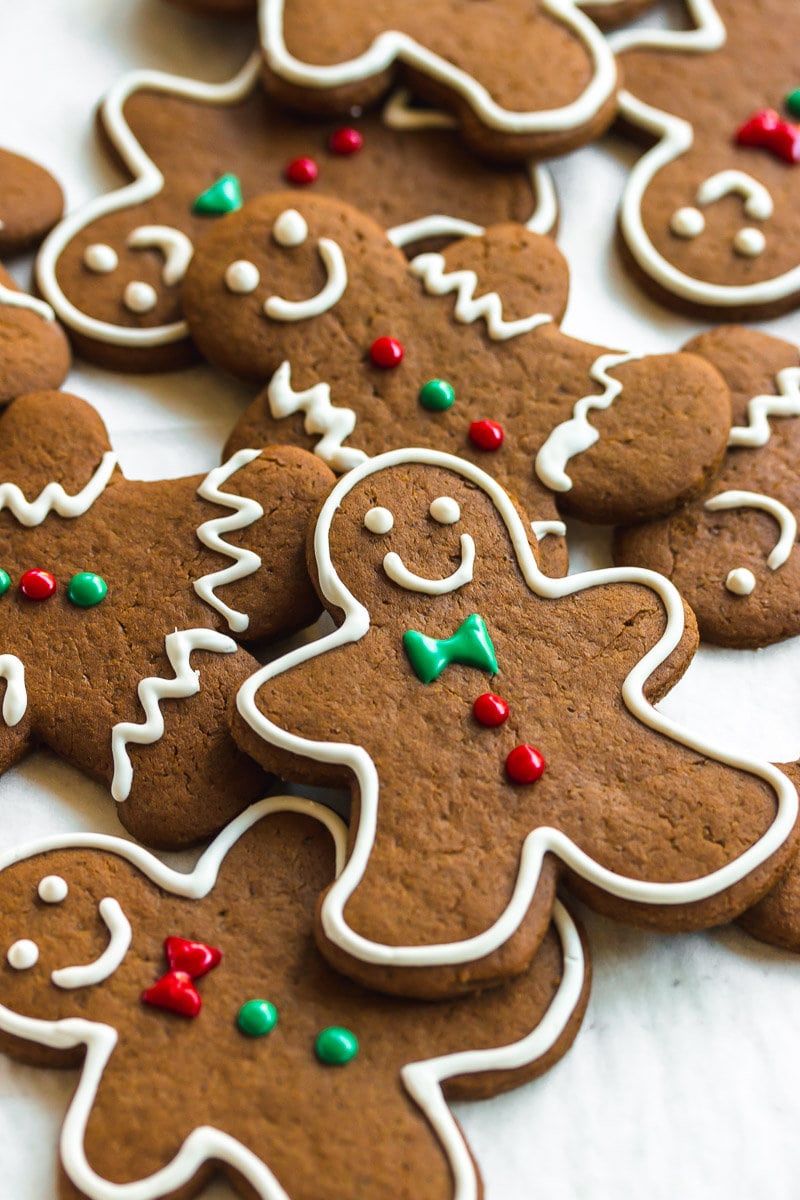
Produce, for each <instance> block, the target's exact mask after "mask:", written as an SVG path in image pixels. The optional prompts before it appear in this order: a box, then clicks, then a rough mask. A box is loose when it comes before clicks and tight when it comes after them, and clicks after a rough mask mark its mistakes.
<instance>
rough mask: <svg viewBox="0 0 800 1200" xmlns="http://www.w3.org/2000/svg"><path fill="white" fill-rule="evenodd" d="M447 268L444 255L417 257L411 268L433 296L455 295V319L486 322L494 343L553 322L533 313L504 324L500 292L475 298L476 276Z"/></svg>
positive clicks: (462, 321) (419, 255) (546, 317)
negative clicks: (451, 293) (447, 269)
mask: <svg viewBox="0 0 800 1200" xmlns="http://www.w3.org/2000/svg"><path fill="white" fill-rule="evenodd" d="M445 265H446V260H445V257H444V255H443V254H418V255H417V256H416V258H412V260H411V262H410V263H409V264H408V269H409V271H410V272H411V274H412V275H415V276H416V278H417V279H419V280H421V281H422V286H423V287H424V289H425V291H426V292H427V293H428V294H429V295H430V296H447V295H449V293H450V292H455V293H456V302H455V305H454V307H453V316H454V317H455V319H456V320H457V321H460V322H461V323H462V325H471V324H472V322H473V321H479V320H481V319H483V320H485V321H486V329H487V332H488V334H489V337H490V338H491V339H492V341H493V342H505V341H508V340H509V339H510V338H515V337H519V335H520V334H523V333H529V332H530V331H531V330H532V329H537V328H538V327H539V326H540V325H547V324H549V323H550V322H551V321H552V320H553V317H552V315H551V314H550V313H534V314H533V315H532V316H530V317H520V318H519V320H516V321H504V320H503V301H502V300H501V299H500V296H499V295H498V294H497V292H487V293H486V294H485V295H483V296H478V297H476V296H475V289H476V287H477V286H478V276H477V275H476V273H475V272H474V271H468V270H456V271H445Z"/></svg>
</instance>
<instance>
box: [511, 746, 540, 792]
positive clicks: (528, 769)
mask: <svg viewBox="0 0 800 1200" xmlns="http://www.w3.org/2000/svg"><path fill="white" fill-rule="evenodd" d="M546 765H547V764H546V763H545V761H544V758H543V757H542V755H541V754H540V752H539V751H538V750H537V749H536V747H535V746H528V745H525V744H523V745H521V746H515V747H514V749H513V750H512V751H511V753H510V754H509V755H508V757H507V759H506V772H507V773H508V777H509V779H510V780H511V781H512V782H513V783H536V780H537V779H541V778H542V776H543V775H544V769H545V766H546Z"/></svg>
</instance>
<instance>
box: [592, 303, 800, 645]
mask: <svg viewBox="0 0 800 1200" xmlns="http://www.w3.org/2000/svg"><path fill="white" fill-rule="evenodd" d="M686 349H687V350H690V351H691V352H692V353H693V354H700V355H702V356H703V357H704V358H706V359H707V360H708V361H709V362H711V363H713V365H714V366H715V367H716V368H717V370H718V371H719V372H720V373H721V374H722V376H723V377H724V379H725V381H726V382H727V384H728V386H729V387H730V389H731V396H732V399H733V429H732V430H731V434H730V439H729V447H728V451H727V454H726V456H725V461H724V463H723V466H722V470H721V472H720V474H719V476H718V477H717V478H716V479H715V480H714V482H713V485H712V486H711V487H710V488H709V489H708V491H707V492H706V493H705V494H704V495H703V496H701V497H700V498H698V499H697V500H694V501H693V502H692V503H690V504H688V505H686V507H685V508H682V509H680V510H679V511H678V512H676V513H675V514H674V515H673V516H671V517H668V518H666V519H665V520H662V521H656V522H654V523H652V524H645V525H640V526H638V527H636V528H632V529H622V530H619V531H618V532H617V535H616V539H615V559H616V561H617V562H618V563H621V564H628V565H633V564H638V565H640V566H646V567H650V568H651V569H652V570H655V571H661V573H662V574H664V575H667V576H668V577H669V578H670V579H671V580H672V581H673V583H674V584H675V586H676V587H677V588H678V590H679V591H680V592H681V594H682V595H683V596H684V598H685V599H686V601H687V602H688V603H689V604H690V605H691V607H692V608H693V609H694V612H695V614H696V616H697V622H698V626H699V628H700V636H701V637H702V638H705V639H706V640H707V641H710V642H715V643H717V644H718V645H722V646H764V645H767V644H769V643H770V642H775V641H779V640H780V639H781V638H786V637H791V636H793V635H795V634H797V633H800V554H798V552H797V520H798V517H800V470H799V469H798V461H800V355H798V350H797V347H796V346H793V345H791V344H790V343H789V342H785V341H782V340H780V339H779V338H775V337H771V336H770V335H768V334H766V333H760V332H758V331H756V330H751V329H742V328H741V327H736V326H722V327H721V328H719V329H712V330H710V331H709V332H708V333H704V334H701V335H700V336H699V337H697V338H694V339H693V340H692V341H691V342H689V343H688V345H687V346H686Z"/></svg>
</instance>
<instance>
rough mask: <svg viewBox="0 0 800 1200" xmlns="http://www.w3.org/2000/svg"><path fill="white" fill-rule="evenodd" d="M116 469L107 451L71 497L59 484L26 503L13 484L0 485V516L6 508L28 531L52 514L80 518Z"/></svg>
mask: <svg viewBox="0 0 800 1200" xmlns="http://www.w3.org/2000/svg"><path fill="white" fill-rule="evenodd" d="M116 465H117V456H116V454H115V453H114V451H113V450H106V451H105V453H104V454H103V457H102V458H101V460H100V465H99V467H97V468H96V470H95V472H94V474H93V475H92V477H91V479H90V480H89V482H88V483H87V484H86V486H85V487H83V488H81V490H80V491H79V492H76V493H75V494H74V495H73V496H70V495H68V494H67V492H65V491H64V488H63V487H62V485H61V484H60V483H48V484H46V485H45V486H44V487H43V488H42V490H41V492H40V493H39V495H38V496H37V497H36V499H35V500H26V498H25V495H24V493H23V491H22V489H21V488H20V487H18V485H17V484H16V483H0V512H2V510H3V509H4V508H7V509H8V511H9V512H10V513H11V514H12V516H14V517H16V519H17V520H18V521H19V523H20V525H24V526H25V527H26V528H27V529H31V528H33V526H34V525H41V524H42V522H43V521H44V519H45V518H46V517H47V516H48V515H49V514H50V513H51V512H55V513H58V515H59V516H60V517H70V518H71V517H82V516H83V514H84V513H87V512H88V511H89V509H90V508H91V507H92V505H93V504H94V502H95V500H97V498H98V497H99V496H100V495H102V493H103V492H104V491H105V489H106V485H107V484H108V481H109V480H110V479H111V476H112V475H113V474H114V469H115V467H116Z"/></svg>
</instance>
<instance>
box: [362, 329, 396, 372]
mask: <svg viewBox="0 0 800 1200" xmlns="http://www.w3.org/2000/svg"><path fill="white" fill-rule="evenodd" d="M404 354H405V351H404V349H403V345H402V342H398V340H397V338H393V337H379V338H376V339H375V341H374V342H373V343H372V345H371V346H370V348H369V356H370V358H371V359H372V361H373V362H374V364H375V366H376V367H383V368H384V370H388V369H389V368H390V367H399V366H400V363H401V362H402V361H403V355H404Z"/></svg>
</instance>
